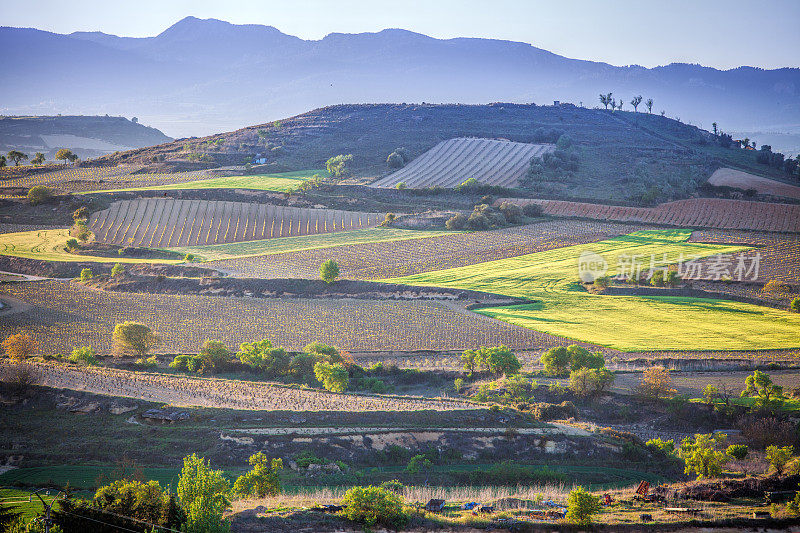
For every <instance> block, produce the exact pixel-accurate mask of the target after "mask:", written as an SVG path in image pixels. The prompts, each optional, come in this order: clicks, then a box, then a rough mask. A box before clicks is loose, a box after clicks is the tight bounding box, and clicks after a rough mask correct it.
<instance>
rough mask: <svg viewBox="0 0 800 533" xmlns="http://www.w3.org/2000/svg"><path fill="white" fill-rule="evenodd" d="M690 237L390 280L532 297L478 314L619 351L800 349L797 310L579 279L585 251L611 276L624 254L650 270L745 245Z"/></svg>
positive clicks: (631, 239) (634, 236)
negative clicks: (590, 289)
mask: <svg viewBox="0 0 800 533" xmlns="http://www.w3.org/2000/svg"><path fill="white" fill-rule="evenodd" d="M690 236H691V230H663V231H640V232H635V233H631V234H629V235H623V236H620V237H615V238H612V239H607V240H604V241H601V242H597V243H591V244H584V245H578V246H569V247H565V248H558V249H555V250H549V251H546V252H539V253H534V254H529V255H523V256H519V257H513V258H509V259H502V260H499V261H490V262H487V263H480V264H477V265H471V266H467V267H461V268H453V269H448V270H440V271H436V272H428V273H424V274H416V275H413V276H407V277H402V278H393V279H389V280H387V281H390V282H397V283H407V284H411V285H429V286H439V287H454V288H462V289H471V290H477V291H485V292H490V293H495V294H501V295H506V296H514V297H521V298H527V299H530V300H532V301H533V303H530V304H523V305H515V306H504V307H494V308H487V309H481V310H480V311H478V312H479V313H481V314H484V315H487V316H491V317H494V318H497V319H500V320H504V321H506V322H510V323H512V324H517V325H520V326H524V327H527V328H530V329H535V330H538V331H542V332H545V333H549V334H551V335H557V336H561V337H567V338H570V339H577V340H581V341H585V342H591V343H594V344H599V345H603V346H608V347H610V348H615V349H618V350H622V351H647V350H763V349H785V348H797V347H800V315H798V314H794V313H789V312H787V311H781V310H776V309H772V308H768V307H761V306H757V305H752V304H745V303H740V302H733V301H727V300H713V299H706V298H687V297H677V296H646V297H645V296H610V295H599V294H590V293H587V292H586V291H585V290H584V289H583V287H582V286H581V285H580V284H579V282H578V259H579V256H580V255H581V253H583V252H594V253H596V254H598V255H599V256H601V257H602V258H603V259H604V260H605V261H606V262H607V264H608V271H607V274H609V275H616V274H617V273H619V268H620V263H619V262H620V261H622V260H623V259H624V258H625V257H634V256H635V257H637V258H639V261H641V262H642V263H643V264H644V266H645V268H649V264H650V260H651V258H654V259H655V260H656V261H657V264H658V265H666V264H674V263H678V262H680V261H682V260H688V259H690V258H692V257H707V256H711V255H717V254H721V253H733V252H738V251H743V250H746V249H747V248H746V247H743V246H728V245H718V244H701V243H689V242H686V241H687V239H688V238H689V237H690Z"/></svg>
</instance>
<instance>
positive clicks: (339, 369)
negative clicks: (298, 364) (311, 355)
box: [314, 361, 350, 392]
mask: <svg viewBox="0 0 800 533" xmlns="http://www.w3.org/2000/svg"><path fill="white" fill-rule="evenodd" d="M314 375H315V376H316V378H317V381H319V382H320V383H322V386H323V388H325V390H329V391H331V392H344V391H346V390H347V387H348V385H349V384H350V376H349V373H348V372H347V369H346V368H345V367H344V365H343V364H341V363H335V364H330V363H326V362H325V361H320V362H319V363H317V364H315V365H314Z"/></svg>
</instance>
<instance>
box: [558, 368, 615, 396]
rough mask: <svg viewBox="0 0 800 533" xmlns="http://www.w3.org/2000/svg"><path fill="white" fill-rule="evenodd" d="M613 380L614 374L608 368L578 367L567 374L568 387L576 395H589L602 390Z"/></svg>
mask: <svg viewBox="0 0 800 533" xmlns="http://www.w3.org/2000/svg"><path fill="white" fill-rule="evenodd" d="M613 382H614V374H613V372H611V371H610V370H608V369H605V368H599V369H591V368H585V367H584V368H579V369H578V370H573V371H572V372H570V374H569V388H570V390H571V391H572V392H574V393H575V394H576V395H578V396H591V395H594V394H599V393H601V392H603V391H604V390H605V389H607V388H608V386H609V385H610V384H611V383H613Z"/></svg>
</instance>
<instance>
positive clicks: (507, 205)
mask: <svg viewBox="0 0 800 533" xmlns="http://www.w3.org/2000/svg"><path fill="white" fill-rule="evenodd" d="M498 209H499V210H500V212H501V213H503V216H504V217H506V221H507V222H508V223H509V224H519V223H520V222H522V217H523V213H522V208H521V207H520V206H518V205H517V204H512V203H511V202H508V201H505V202H503V203H501V204H500V207H498Z"/></svg>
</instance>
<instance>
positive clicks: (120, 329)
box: [111, 322, 163, 357]
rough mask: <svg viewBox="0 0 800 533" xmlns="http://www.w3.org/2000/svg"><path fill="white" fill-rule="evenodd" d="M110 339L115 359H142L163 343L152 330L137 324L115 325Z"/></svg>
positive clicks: (123, 323) (124, 323)
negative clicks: (126, 357)
mask: <svg viewBox="0 0 800 533" xmlns="http://www.w3.org/2000/svg"><path fill="white" fill-rule="evenodd" d="M111 338H112V339H113V341H114V355H116V356H117V357H124V356H130V357H134V356H139V357H144V356H145V355H147V352H149V351H150V350H152V349H153V348H155V347H156V346H159V345H161V344H162V342H163V341H162V340H161V337H159V336H158V335H156V334H155V333H153V330H151V329H150V328H148V327H147V326H145V325H144V324H140V323H138V322H122V323H120V324H117V325H116V326H115V327H114V333H113V335H112V336H111Z"/></svg>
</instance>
